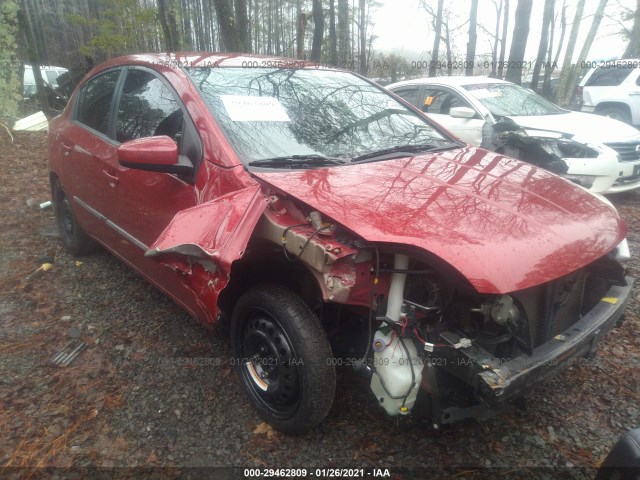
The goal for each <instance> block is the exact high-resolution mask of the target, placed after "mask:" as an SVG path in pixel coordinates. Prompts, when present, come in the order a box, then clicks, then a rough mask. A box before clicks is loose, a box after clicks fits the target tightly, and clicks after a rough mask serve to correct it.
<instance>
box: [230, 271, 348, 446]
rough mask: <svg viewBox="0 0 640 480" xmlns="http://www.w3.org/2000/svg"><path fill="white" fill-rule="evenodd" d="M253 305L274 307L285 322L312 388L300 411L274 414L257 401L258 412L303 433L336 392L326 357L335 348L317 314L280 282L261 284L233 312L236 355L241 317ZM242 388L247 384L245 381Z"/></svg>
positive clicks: (286, 429) (288, 429)
mask: <svg viewBox="0 0 640 480" xmlns="http://www.w3.org/2000/svg"><path fill="white" fill-rule="evenodd" d="M253 305H260V306H261V307H262V308H265V309H267V308H268V307H267V306H271V308H273V310H272V311H271V313H273V314H274V316H277V318H278V320H279V321H281V322H282V323H281V324H282V326H283V328H285V329H286V331H287V334H288V335H289V336H290V338H291V341H292V342H293V343H294V345H295V348H296V354H297V356H298V357H299V358H301V359H302V361H303V362H304V367H305V370H306V372H307V373H306V374H303V375H302V379H303V385H302V389H303V391H305V392H310V394H309V395H305V397H306V398H303V399H302V403H301V405H300V407H299V408H298V411H297V412H296V413H295V414H294V415H293V416H292V417H290V418H288V419H286V420H282V419H278V418H273V417H272V416H270V415H269V413H268V412H267V411H266V410H264V409H262V408H260V405H257V404H255V403H254V405H255V406H256V408H257V410H258V413H259V415H260V416H261V417H262V418H263V419H264V420H265V421H267V423H270V424H271V425H272V426H273V427H274V428H276V429H277V430H280V431H282V432H284V433H288V434H292V435H298V434H302V433H304V432H306V431H308V430H309V429H311V428H313V427H315V426H317V425H318V424H319V423H321V422H322V421H323V420H324V419H325V417H326V416H327V414H328V413H329V410H330V409H331V405H332V403H333V399H334V396H335V387H336V374H335V368H334V367H333V366H331V364H330V362H328V361H327V360H328V359H330V358H331V356H332V352H331V347H330V346H329V341H328V339H327V336H326V333H325V331H324V329H323V328H322V326H321V325H320V322H319V321H318V319H317V317H316V315H315V314H314V313H313V312H312V311H311V309H310V308H309V307H308V306H307V305H306V304H305V303H304V301H303V300H302V299H301V298H300V297H299V296H298V295H297V294H296V293H294V292H293V291H291V290H289V289H287V288H285V287H282V286H280V285H277V284H264V285H259V286H256V287H254V288H252V289H250V290H248V291H247V292H246V293H244V294H243V295H242V296H241V297H240V299H239V300H238V302H237V304H236V307H235V309H234V312H233V319H232V326H231V335H232V336H231V338H232V343H233V349H234V352H233V353H234V355H236V356H237V355H238V351H237V346H236V343H235V342H236V338H237V335H239V334H240V332H238V328H239V324H240V323H241V318H240V317H241V315H242V314H243V312H244V311H245V310H246V309H247V308H249V307H251V306H253ZM291 326H297V327H298V328H291ZM238 368H239V367H238ZM243 388H246V387H245V386H244V385H243Z"/></svg>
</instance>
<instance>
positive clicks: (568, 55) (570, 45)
mask: <svg viewBox="0 0 640 480" xmlns="http://www.w3.org/2000/svg"><path fill="white" fill-rule="evenodd" d="M585 1H586V0H579V1H578V5H577V6H576V14H575V15H574V17H573V25H571V33H570V34H569V41H568V42H567V51H566V52H565V54H564V60H563V61H562V70H560V83H559V85H558V90H556V98H555V100H556V103H558V104H563V103H564V99H565V97H566V95H567V88H568V82H569V75H570V74H571V65H572V61H573V50H574V49H575V48H576V40H577V39H578V32H579V31H580V20H582V14H583V12H584V4H585Z"/></svg>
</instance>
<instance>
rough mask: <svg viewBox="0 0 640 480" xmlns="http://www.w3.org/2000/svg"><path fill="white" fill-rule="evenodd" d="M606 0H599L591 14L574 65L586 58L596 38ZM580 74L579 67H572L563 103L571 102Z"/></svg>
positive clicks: (580, 63) (579, 63) (581, 62)
mask: <svg viewBox="0 0 640 480" xmlns="http://www.w3.org/2000/svg"><path fill="white" fill-rule="evenodd" d="M607 1H608V0H600V3H599V4H598V8H597V9H596V13H595V15H594V16H593V21H592V22H591V28H589V33H587V38H586V39H585V40H584V43H583V44H582V49H581V50H580V55H579V56H578V60H577V62H576V65H582V64H583V63H584V61H585V60H586V59H587V55H589V50H591V45H593V40H594V39H595V38H596V33H597V32H598V28H599V27H600V22H602V17H603V16H604V9H605V7H606V6H607ZM579 75H580V69H579V68H576V67H574V68H572V69H571V73H570V74H569V78H568V80H567V87H566V92H565V96H564V102H563V104H568V103H570V102H571V99H572V97H573V92H574V90H575V88H576V86H577V85H578V77H579Z"/></svg>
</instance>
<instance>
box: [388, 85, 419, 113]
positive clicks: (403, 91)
mask: <svg viewBox="0 0 640 480" xmlns="http://www.w3.org/2000/svg"><path fill="white" fill-rule="evenodd" d="M392 92H393V93H395V94H396V95H398V96H399V97H402V98H404V99H405V100H406V101H407V102H409V103H410V104H411V105H415V106H416V107H418V108H420V102H419V101H418V94H419V93H420V87H419V86H413V87H402V88H397V89H395V90H392Z"/></svg>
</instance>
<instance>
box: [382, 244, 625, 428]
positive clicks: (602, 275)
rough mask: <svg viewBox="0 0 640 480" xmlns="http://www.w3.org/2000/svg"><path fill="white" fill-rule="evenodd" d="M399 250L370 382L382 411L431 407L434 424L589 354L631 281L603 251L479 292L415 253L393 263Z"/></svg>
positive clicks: (503, 399)
mask: <svg viewBox="0 0 640 480" xmlns="http://www.w3.org/2000/svg"><path fill="white" fill-rule="evenodd" d="M398 257H400V259H401V260H402V257H404V256H403V255H396V263H395V267H394V268H391V271H393V273H392V275H393V276H395V277H396V278H392V279H391V281H390V285H391V288H390V290H389V295H388V298H387V300H386V313H385V314H384V315H379V316H378V317H377V320H378V321H379V322H380V327H379V328H378V330H377V332H376V333H375V335H374V339H373V343H372V345H371V350H372V352H373V353H372V356H371V358H370V365H371V370H372V382H371V388H372V390H373V392H374V393H375V395H376V398H377V399H378V402H379V403H380V405H381V406H382V407H383V408H384V409H385V410H386V411H387V413H389V414H391V415H395V414H407V413H410V412H413V413H416V414H423V415H428V416H429V417H430V418H431V421H432V422H433V424H434V425H435V426H437V425H440V424H442V423H450V422H454V421H457V420H461V419H464V418H469V417H482V416H487V415H490V414H492V413H493V412H494V411H498V410H500V409H501V408H502V407H504V406H506V405H507V404H509V403H510V402H511V401H513V400H515V399H517V398H519V397H521V396H522V395H523V394H524V393H526V392H527V390H529V389H530V388H531V387H533V386H534V385H536V384H537V383H538V382H540V381H542V380H544V379H545V378H547V377H549V376H550V375H552V374H554V373H555V372H557V371H558V370H560V369H561V368H563V367H566V366H569V365H572V364H576V363H577V362H578V359H581V358H585V357H590V356H592V355H593V354H594V352H595V349H596V345H597V344H598V343H599V341H600V340H601V339H602V338H603V336H604V335H605V334H606V333H607V332H608V331H609V330H610V329H611V328H612V327H613V326H614V325H616V323H618V322H621V319H622V314H623V312H624V308H625V305H626V303H627V301H628V299H629V295H630V292H631V289H632V285H633V279H631V278H629V277H625V275H624V270H623V268H622V267H621V266H620V264H619V263H618V262H617V261H616V260H615V259H614V258H613V256H611V255H606V256H604V257H602V258H600V259H598V260H596V261H594V262H592V263H591V264H589V265H587V266H585V267H583V268H581V269H579V270H578V271H576V272H573V273H571V274H568V275H564V276H562V277H561V278H558V279H556V280H553V281H550V282H548V283H545V284H541V285H538V286H535V287H532V288H527V289H524V290H521V291H516V292H511V293H509V294H503V295H481V294H477V293H473V292H472V291H470V290H466V291H465V289H464V288H458V287H459V286H454V285H451V284H448V282H445V280H444V277H442V275H440V274H438V273H437V272H436V271H435V270H430V269H429V267H428V266H426V265H423V264H420V263H415V262H409V261H405V265H406V267H407V268H406V269H403V268H402V265H400V268H398V261H397V258H398ZM389 264H390V262H389ZM381 270H382V272H385V271H389V266H388V265H386V266H385V267H382V268H381ZM400 272H402V275H403V276H404V277H405V278H404V280H403V281H404V285H403V286H400V285H397V282H398V281H399V280H398V279H397V276H398V275H399V273H400ZM394 282H395V283H396V287H395V291H394ZM401 283H402V282H401ZM401 287H402V290H400V291H402V292H403V297H402V299H399V298H394V296H396V297H397V295H398V293H397V292H398V291H399V290H398V289H400V288H401ZM398 306H399V308H398Z"/></svg>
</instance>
